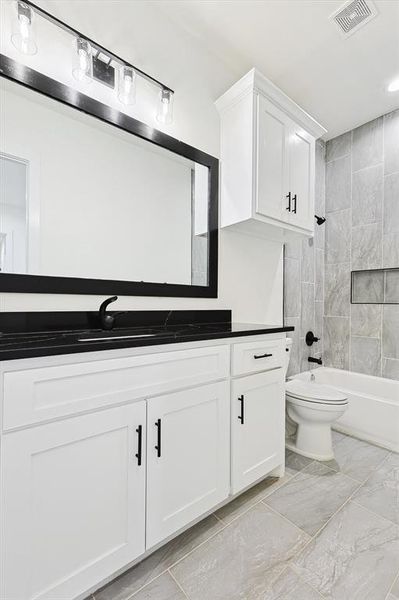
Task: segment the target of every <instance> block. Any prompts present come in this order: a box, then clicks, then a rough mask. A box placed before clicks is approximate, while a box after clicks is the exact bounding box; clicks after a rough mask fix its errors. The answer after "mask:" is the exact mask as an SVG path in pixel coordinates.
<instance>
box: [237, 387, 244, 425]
mask: <svg viewBox="0 0 399 600" xmlns="http://www.w3.org/2000/svg"><path fill="white" fill-rule="evenodd" d="M238 402H240V404H241V409H240V414H239V415H238V420H239V421H241V425H244V394H242V395H241V396H239V397H238Z"/></svg>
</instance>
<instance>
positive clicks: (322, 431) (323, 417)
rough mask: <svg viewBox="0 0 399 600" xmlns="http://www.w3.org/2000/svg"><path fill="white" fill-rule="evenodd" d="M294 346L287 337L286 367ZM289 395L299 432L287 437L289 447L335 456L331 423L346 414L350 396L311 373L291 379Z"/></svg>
mask: <svg viewBox="0 0 399 600" xmlns="http://www.w3.org/2000/svg"><path fill="white" fill-rule="evenodd" d="M291 346H292V339H291V338H287V346H286V349H287V352H286V370H288V364H289V360H290V354H291ZM286 372H287V371H286ZM285 398H286V407H287V415H288V418H289V419H290V420H291V421H293V422H294V423H295V424H296V432H295V431H294V432H293V435H292V436H289V437H287V438H286V444H285V445H286V447H287V448H288V449H289V450H293V451H294V452H297V453H298V454H302V456H307V457H308V458H313V459H315V460H332V459H333V458H334V452H333V448H332V439H331V425H332V423H334V421H336V420H337V419H339V417H341V416H342V415H343V414H344V412H345V410H346V409H347V406H348V398H347V397H346V396H344V394H341V393H340V392H338V391H337V390H335V389H334V388H330V387H328V386H326V385H320V384H318V383H316V382H315V381H312V380H311V374H310V373H309V380H302V379H295V377H294V378H293V379H291V380H289V381H287V383H286V387H285ZM287 428H289V423H287Z"/></svg>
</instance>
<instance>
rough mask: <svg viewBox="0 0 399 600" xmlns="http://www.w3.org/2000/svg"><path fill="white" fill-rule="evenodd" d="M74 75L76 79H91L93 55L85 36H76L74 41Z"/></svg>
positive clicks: (86, 80)
mask: <svg viewBox="0 0 399 600" xmlns="http://www.w3.org/2000/svg"><path fill="white" fill-rule="evenodd" d="M72 47H73V55H72V75H73V76H74V78H75V79H76V81H85V82H87V83H89V82H90V81H91V75H92V71H91V66H92V55H91V48H90V44H89V42H88V41H87V40H85V39H83V38H80V37H78V38H74V39H73V41H72Z"/></svg>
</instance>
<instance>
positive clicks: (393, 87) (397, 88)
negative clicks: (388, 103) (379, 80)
mask: <svg viewBox="0 0 399 600" xmlns="http://www.w3.org/2000/svg"><path fill="white" fill-rule="evenodd" d="M388 92H399V77H398V78H397V79H394V80H393V81H391V83H390V84H389V86H388Z"/></svg>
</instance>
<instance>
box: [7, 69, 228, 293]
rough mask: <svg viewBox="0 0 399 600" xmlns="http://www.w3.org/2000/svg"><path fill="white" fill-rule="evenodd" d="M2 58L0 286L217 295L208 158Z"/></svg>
mask: <svg viewBox="0 0 399 600" xmlns="http://www.w3.org/2000/svg"><path fill="white" fill-rule="evenodd" d="M12 63H13V61H11V60H10V59H7V65H8V66H9V67H10V68H11V67H14V71H12V75H13V76H12V77H8V78H4V77H3V78H2V79H1V121H2V123H3V128H2V133H1V140H0V195H1V197H0V271H1V276H0V286H1V290H2V291H26V292H29V291H35V292H40V291H41V292H43V293H45V292H49V291H51V292H53V293H54V292H55V293H57V292H62V293H83V294H84V293H100V294H102V293H104V294H108V293H110V294H111V293H112V294H113V293H119V294H132V295H137V294H140V295H166V296H216V294H217V290H216V282H217V170H218V165H217V160H216V159H214V158H212V157H210V156H208V155H206V154H204V153H202V152H200V151H198V150H196V149H194V148H192V147H190V146H187V145H186V144H182V143H180V142H178V141H176V140H174V139H173V138H170V137H169V136H167V135H166V134H163V133H161V132H159V131H156V130H153V129H151V128H149V127H146V126H145V125H143V124H142V123H139V122H138V121H135V120H134V119H132V118H131V117H127V116H126V115H122V114H121V113H120V114H119V115H118V114H116V113H117V111H115V109H112V110H111V109H109V108H108V107H105V106H104V105H102V104H100V103H99V102H97V101H96V100H92V99H90V98H88V97H83V96H82V94H80V93H78V92H76V91H75V92H74V94H70V90H69V89H68V88H66V86H64V85H63V84H59V83H56V82H53V81H52V80H49V79H48V78H47V77H45V76H43V75H40V74H38V73H35V72H32V71H31V70H30V69H27V68H26V67H24V68H23V69H22V70H20V71H18V73H16V71H15V64H14V65H12ZM16 74H17V77H16ZM8 75H10V72H9V73H8ZM28 76H29V86H30V87H27V86H26V85H21V83H25V84H26V83H27V81H26V78H27V77H28ZM18 78H22V79H24V78H25V81H18V82H17V81H16V80H15V79H18ZM32 82H33V83H34V84H35V86H33V85H32ZM44 84H46V85H47V86H48V85H49V84H51V90H52V93H51V94H48V93H46V94H44V93H43V92H48V88H46V89H44V88H43V86H44ZM33 87H36V89H32V88H33ZM38 92H42V93H38ZM59 100H62V102H60V101H59ZM66 100H68V101H66ZM82 103H84V111H85V112H83V111H82V110H77V108H82ZM107 108H108V112H107ZM88 109H90V110H88ZM88 113H91V114H88ZM115 125H116V126H115Z"/></svg>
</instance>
